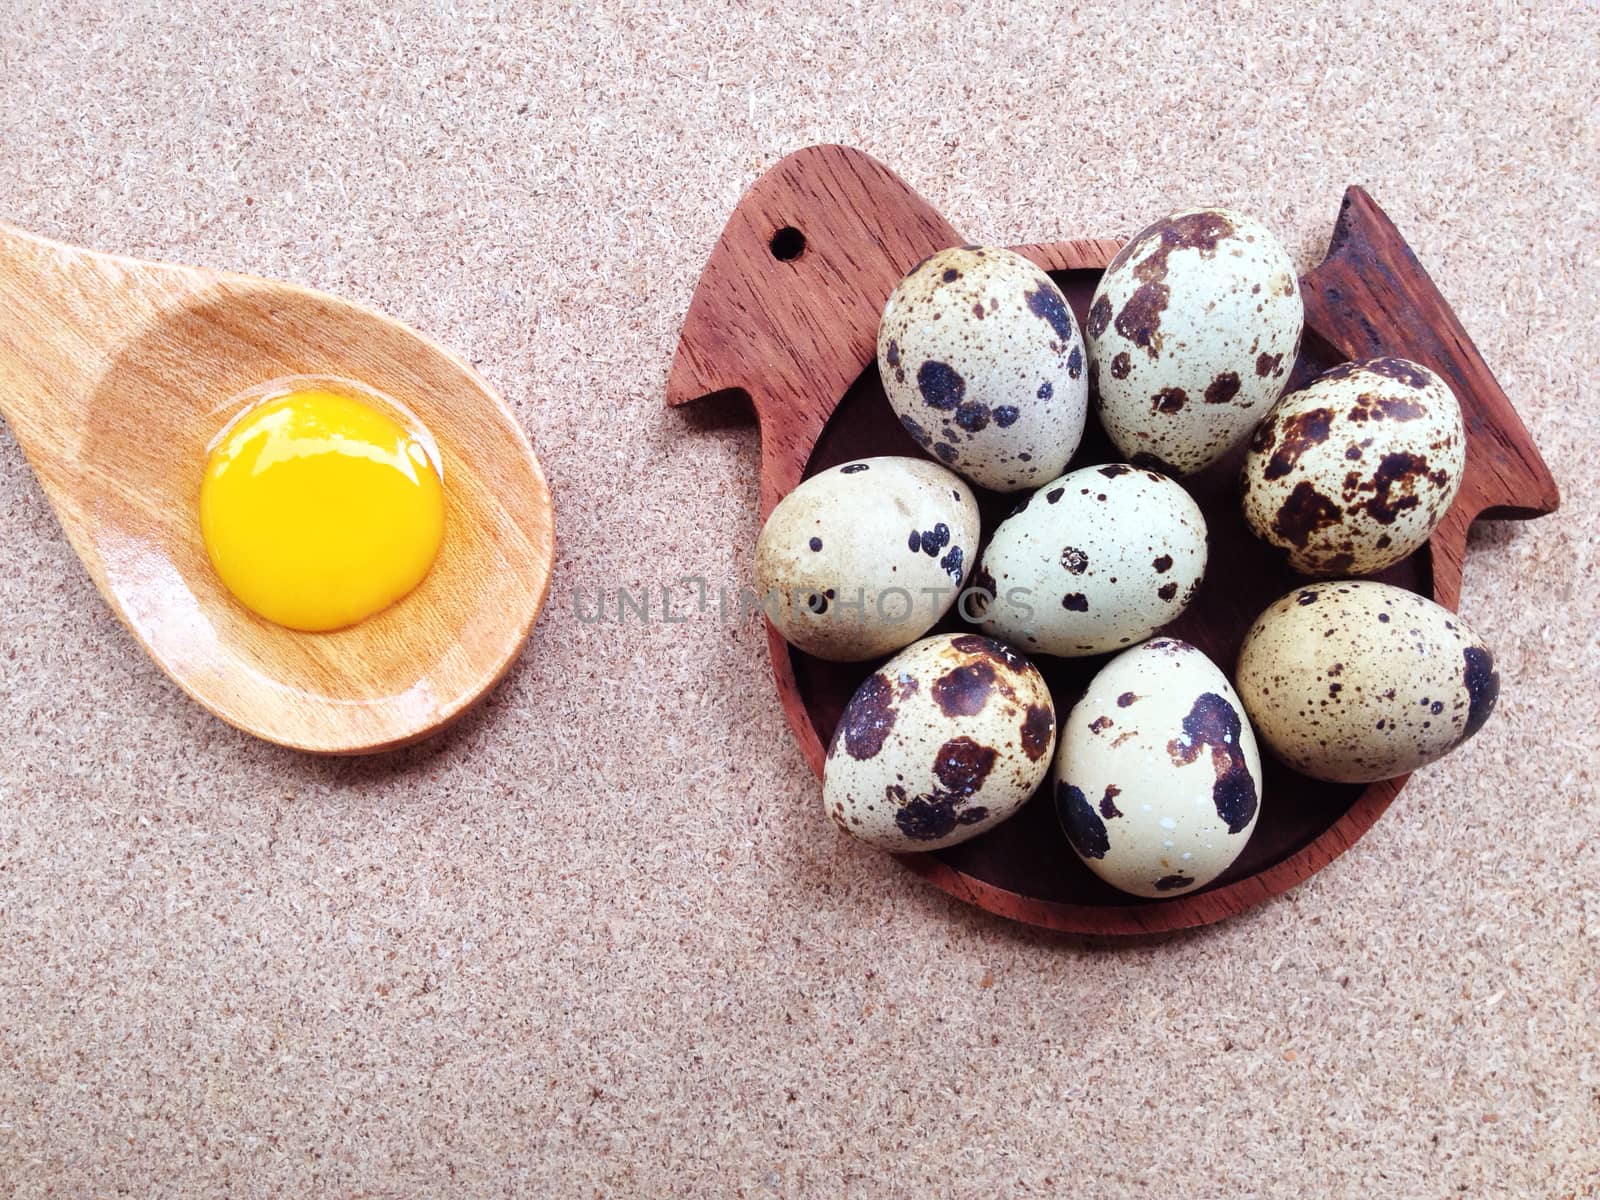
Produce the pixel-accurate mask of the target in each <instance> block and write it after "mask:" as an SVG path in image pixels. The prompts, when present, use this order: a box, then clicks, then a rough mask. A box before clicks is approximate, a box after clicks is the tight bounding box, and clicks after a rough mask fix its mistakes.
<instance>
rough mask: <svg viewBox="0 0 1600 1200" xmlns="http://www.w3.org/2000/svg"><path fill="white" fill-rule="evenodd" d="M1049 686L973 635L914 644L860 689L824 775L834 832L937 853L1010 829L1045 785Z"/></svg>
mask: <svg viewBox="0 0 1600 1200" xmlns="http://www.w3.org/2000/svg"><path fill="white" fill-rule="evenodd" d="M1055 742H1056V718H1055V708H1054V707H1053V706H1052V704H1051V702H1050V689H1049V688H1048V687H1046V686H1045V682H1044V678H1043V676H1041V675H1040V674H1039V672H1038V670H1037V668H1035V667H1034V665H1033V664H1032V663H1030V662H1029V661H1028V660H1027V659H1025V658H1023V657H1022V656H1021V655H1020V654H1018V653H1016V651H1014V650H1012V649H1011V648H1010V647H1009V646H1006V645H1004V644H1003V643H1001V642H995V641H991V640H990V639H988V638H985V637H979V636H978V635H977V634H974V633H957V634H941V635H939V636H936V637H931V638H926V639H924V640H923V641H920V642H918V643H916V645H914V646H909V647H907V648H906V649H905V650H903V651H901V652H900V653H899V654H897V655H895V657H894V658H892V659H890V660H889V661H888V662H887V663H885V664H884V665H883V666H882V667H880V668H879V669H878V670H877V671H876V672H875V673H873V674H872V675H870V676H868V677H867V681H866V682H865V683H863V684H862V685H861V687H860V688H859V689H857V691H856V694H855V695H854V696H853V697H851V699H850V703H849V704H848V705H846V706H845V710H844V714H843V715H842V716H841V717H840V718H839V727H838V729H836V730H835V731H834V735H833V741H832V744H830V745H829V747H828V758H827V762H826V763H825V764H824V766H823V774H822V802H823V805H824V807H825V808H826V809H827V811H828V815H829V816H830V817H831V818H832V819H833V821H834V823H835V824H836V825H838V826H839V828H840V829H843V830H844V831H845V832H846V833H848V834H850V835H851V836H852V837H856V838H860V839H861V840H862V841H864V842H866V843H868V844H869V845H872V846H876V847H878V848H879V849H882V850H895V851H901V850H937V849H938V848H939V847H941V846H953V845H955V844H956V843H957V842H964V841H966V840H967V839H968V838H971V837H976V836H977V835H978V834H980V833H982V832H983V831H984V830H986V829H991V828H993V827H994V826H995V825H998V824H999V823H1000V822H1001V821H1004V820H1005V819H1006V818H1007V817H1009V816H1011V814H1012V813H1014V812H1016V811H1017V809H1019V808H1021V807H1022V805H1023V804H1024V803H1025V802H1026V801H1027V799H1028V797H1029V796H1031V795H1032V794H1033V792H1034V790H1035V789H1036V788H1037V787H1038V786H1039V784H1040V783H1041V782H1043V780H1044V776H1045V772H1046V771H1048V770H1049V768H1050V753H1051V751H1052V750H1053V749H1054V748H1055Z"/></svg>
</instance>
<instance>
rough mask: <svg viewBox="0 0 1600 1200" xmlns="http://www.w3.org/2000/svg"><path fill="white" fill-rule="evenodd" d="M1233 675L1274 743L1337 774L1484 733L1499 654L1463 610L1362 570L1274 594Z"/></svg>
mask: <svg viewBox="0 0 1600 1200" xmlns="http://www.w3.org/2000/svg"><path fill="white" fill-rule="evenodd" d="M1236 677H1237V681H1238V684H1239V694H1240V696H1241V697H1243V699H1244V704H1245V708H1246V709H1247V710H1248V711H1249V713H1250V719H1251V720H1252V721H1254V722H1255V726H1256V730H1257V731H1258V732H1259V733H1260V734H1261V737H1262V740H1264V741H1265V742H1266V743H1267V746H1268V747H1269V748H1270V749H1271V750H1272V752H1273V753H1274V754H1275V755H1277V756H1278V757H1279V758H1280V759H1282V760H1283V761H1284V762H1285V763H1287V764H1288V765H1289V766H1291V767H1293V768H1294V769H1295V770H1297V771H1299V772H1301V773H1302V774H1305V775H1310V776H1312V777H1313V778H1316V779H1331V780H1335V781H1337V782H1341V783H1370V782H1372V781H1373V780H1377V779H1391V778H1393V777H1394V776H1396V775H1404V774H1406V773H1407V772H1409V771H1415V770H1416V769H1417V768H1418V767H1421V766H1425V765H1426V764H1428V763H1431V762H1433V761H1434V760H1435V759H1438V758H1441V757H1443V756H1444V755H1445V754H1448V753H1449V752H1450V751H1451V750H1453V749H1455V748H1456V747H1457V746H1459V745H1460V744H1461V743H1462V742H1464V741H1466V740H1467V739H1468V738H1469V737H1471V736H1472V735H1473V734H1475V733H1476V732H1478V730H1479V728H1481V727H1482V725H1483V723H1484V722H1485V721H1487V720H1488V719H1489V714H1490V713H1491V712H1493V711H1494V704H1495V699H1496V697H1497V696H1498V695H1499V694H1500V676H1499V674H1498V672H1496V671H1495V669H1494V659H1493V657H1492V656H1491V655H1490V653H1489V650H1488V648H1487V647H1486V646H1484V644H1483V641H1482V639H1480V638H1479V637H1478V636H1477V634H1475V633H1473V632H1472V630H1471V629H1470V628H1468V627H1467V624H1466V623H1465V622H1464V621H1462V619H1461V618H1460V617H1458V616H1457V615H1456V614H1455V613H1453V612H1451V611H1450V610H1449V609H1447V608H1441V607H1440V606H1439V605H1437V604H1435V603H1434V602H1433V601H1432V600H1429V599H1427V598H1425V597H1423V596H1419V595H1417V594H1416V593H1414V592H1408V591H1406V590H1405V589H1404V588H1397V587H1391V586H1390V585H1388V584H1386V583H1373V582H1370V581H1366V580H1350V581H1346V582H1339V583H1321V584H1316V585H1314V586H1310V587H1304V588H1301V589H1300V590H1298V591H1294V592H1290V593H1289V594H1288V595H1287V596H1284V597H1283V598H1282V599H1280V600H1278V601H1276V602H1275V603H1273V604H1272V606H1271V607H1269V608H1268V609H1267V611H1266V612H1264V613H1262V614H1261V616H1260V617H1258V618H1257V619H1256V623H1255V624H1254V625H1253V626H1251V627H1250V632H1249V633H1247V634H1246V635H1245V640H1244V648H1243V649H1242V650H1240V652H1239V669H1238V672H1237V676H1236Z"/></svg>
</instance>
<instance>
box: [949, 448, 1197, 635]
mask: <svg viewBox="0 0 1600 1200" xmlns="http://www.w3.org/2000/svg"><path fill="white" fill-rule="evenodd" d="M1205 569H1206V521H1205V517H1204V516H1203V515H1202V514H1201V512H1200V508H1199V506H1198V505H1197V504H1195V502H1194V500H1193V499H1191V498H1190V496H1189V493H1188V492H1186V491H1184V489H1183V487H1182V486H1181V485H1179V484H1177V483H1175V482H1174V481H1172V480H1171V479H1168V478H1167V477H1166V476H1164V475H1159V474H1157V473H1156V472H1154V471H1149V470H1145V469H1144V468H1142V467H1130V466H1126V465H1125V464H1122V463H1111V464H1108V465H1106V466H1103V467H1084V468H1083V469H1082V470H1078V471H1073V472H1071V473H1070V474H1068V475H1063V476H1062V477H1061V478H1059V479H1056V480H1054V481H1053V482H1051V483H1047V484H1046V485H1045V486H1044V487H1042V488H1040V489H1039V490H1038V491H1037V492H1035V493H1033V495H1031V496H1029V497H1028V498H1027V499H1026V500H1024V501H1023V502H1022V504H1021V505H1020V506H1019V507H1018V508H1017V509H1015V510H1014V511H1013V512H1012V514H1011V515H1010V516H1009V517H1007V518H1006V519H1005V520H1004V521H1002V522H1001V523H1000V525H999V527H998V528H997V529H996V530H995V531H994V536H993V537H992V538H991V539H990V540H989V545H988V547H987V549H985V550H984V552H983V562H982V564H981V566H980V567H979V569H978V570H977V571H974V572H973V574H972V582H971V590H970V591H969V592H968V593H967V594H966V595H964V596H963V597H962V600H961V606H962V616H964V617H967V618H968V619H974V620H976V621H977V623H979V624H980V625H981V626H982V627H983V629H984V631H985V632H987V633H990V634H992V635H993V636H995V637H1001V638H1004V639H1006V640H1007V641H1010V642H1013V643H1014V644H1016V645H1017V646H1018V647H1020V648H1021V649H1022V650H1023V651H1025V652H1030V653H1032V652H1037V653H1041V654H1055V655H1062V656H1067V657H1073V656H1077V655H1083V654H1101V653H1104V652H1105V651H1107V650H1117V649H1120V648H1122V647H1124V646H1128V645H1131V644H1132V643H1134V642H1137V641H1139V640H1140V639H1142V638H1146V637H1149V636H1150V634H1152V633H1153V632H1155V631H1156V630H1157V629H1159V628H1160V627H1161V626H1163V625H1165V624H1166V623H1167V622H1168V621H1171V620H1172V619H1173V618H1175V617H1176V616H1177V615H1178V614H1179V613H1181V612H1182V611H1183V610H1184V608H1185V607H1186V606H1187V605H1188V603H1189V601H1190V599H1192V598H1193V596H1194V593H1195V590H1196V589H1197V588H1198V587H1199V586H1200V578H1201V576H1202V575H1204V574H1205ZM991 597H992V599H991Z"/></svg>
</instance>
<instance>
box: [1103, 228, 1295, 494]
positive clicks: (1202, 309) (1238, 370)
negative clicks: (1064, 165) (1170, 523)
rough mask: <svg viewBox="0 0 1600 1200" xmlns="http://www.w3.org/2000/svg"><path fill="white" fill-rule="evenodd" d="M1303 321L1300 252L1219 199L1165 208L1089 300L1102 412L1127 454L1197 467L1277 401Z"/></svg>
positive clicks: (1174, 467)
mask: <svg viewBox="0 0 1600 1200" xmlns="http://www.w3.org/2000/svg"><path fill="white" fill-rule="evenodd" d="M1304 323H1305V311H1304V308H1303V306H1302V304H1301V301H1300V284H1299V281H1298V280H1297V279H1296V278H1295V272H1294V263H1293V262H1292V261H1290V258H1289V256H1288V254H1287V253H1286V252H1285V251H1284V249H1283V247H1282V246H1281V245H1279V244H1278V240H1277V239H1276V238H1275V237H1273V236H1272V234H1271V233H1270V232H1269V231H1268V230H1267V228H1266V226H1264V225H1262V224H1261V223H1260V222H1259V221H1256V220H1253V219H1252V218H1250V217H1246V216H1243V215H1241V214H1239V213H1235V212H1229V211H1228V210H1226V209H1220V208H1193V209H1185V210H1184V211H1182V212H1176V213H1173V214H1172V215H1171V216H1168V217H1163V218H1162V219H1161V220H1159V221H1157V222H1156V223H1155V224H1153V225H1151V226H1149V227H1148V228H1146V229H1143V230H1141V231H1140V232H1138V233H1136V234H1135V235H1134V236H1133V238H1132V239H1131V240H1130V241H1129V242H1128V244H1127V245H1125V246H1124V247H1123V248H1122V250H1121V251H1120V252H1119V253H1118V254H1117V256H1116V258H1114V259H1112V260H1111V265H1110V266H1109V267H1107V268H1106V272H1105V274H1104V275H1103V276H1101V278H1100V285H1099V286H1098V287H1097V288H1096V289H1095V293H1094V300H1093V302H1092V303H1091V305H1090V308H1089V319H1088V322H1087V323H1086V325H1085V327H1084V331H1085V332H1086V333H1087V334H1088V339H1089V364H1090V383H1091V389H1092V390H1093V391H1094V393H1095V395H1096V396H1097V397H1098V399H1097V400H1096V404H1097V406H1098V408H1099V412H1100V420H1101V423H1102V424H1103V425H1104V426H1105V428H1106V432H1107V433H1108V434H1109V435H1110V436H1111V440H1112V441H1113V442H1115V443H1116V446H1117V449H1118V450H1120V451H1121V452H1122V453H1123V455H1124V456H1125V457H1127V458H1128V460H1129V461H1130V462H1134V463H1139V464H1145V463H1148V464H1149V465H1150V466H1153V467H1155V468H1156V469H1157V470H1160V471H1166V472H1167V473H1168V474H1176V475H1187V474H1190V473H1192V472H1194V471H1198V470H1200V469H1201V468H1202V467H1204V466H1206V465H1208V464H1210V463H1212V462H1215V461H1216V460H1217V459H1219V458H1221V457H1222V456H1223V455H1224V454H1226V453H1227V452H1228V450H1229V449H1231V448H1232V447H1234V446H1236V445H1238V443H1239V442H1241V441H1243V440H1244V439H1245V438H1246V437H1247V436H1248V435H1249V434H1250V431H1251V430H1253V429H1254V428H1255V427H1256V425H1257V423H1258V422H1259V421H1260V420H1261V418H1262V416H1263V415H1264V414H1265V413H1266V411H1267V409H1269V408H1271V407H1272V404H1273V402H1274V401H1275V400H1277V398H1278V395H1279V393H1280V392H1281V391H1282V390H1283V385H1284V383H1285V382H1286V381H1287V380H1288V378H1289V371H1290V370H1291V368H1293V366H1294V360H1295V355H1296V354H1297V353H1298V352H1299V346H1300V331H1301V328H1302V326H1303V325H1304Z"/></svg>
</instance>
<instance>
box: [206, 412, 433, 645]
mask: <svg viewBox="0 0 1600 1200" xmlns="http://www.w3.org/2000/svg"><path fill="white" fill-rule="evenodd" d="M200 532H201V535H202V536H203V537H204V538H205V543H206V550H207V552H208V553H209V554H210V555H211V563H212V566H214V567H215V568H216V570H217V574H218V575H220V576H221V577H222V582H223V583H225V584H226V585H227V586H228V590H229V591H230V592H232V593H233V594H234V595H235V596H236V597H237V598H238V599H239V601H240V602H241V603H242V604H244V605H245V607H247V608H249V609H251V610H252V611H253V612H256V613H258V614H259V615H261V616H263V617H265V618H266V619H267V620H269V621H275V622H277V623H278V624H279V625H286V626H288V627H289V628H290V629H303V630H312V631H317V630H327V629H342V628H344V627H345V626H347V625H354V624H355V623H356V622H357V621H360V620H363V619H364V618H366V617H370V616H371V615H372V614H373V613H376V612H381V611H382V610H383V609H385V608H388V607H389V605H391V604H393V603H394V602H395V601H396V600H398V599H400V597H402V596H404V595H405V594H406V593H407V592H409V591H411V589H412V588H414V587H416V586H417V584H419V583H421V582H422V578H423V576H425V575H426V574H427V573H428V568H429V567H431V566H432V565H433V560H434V557H435V556H436V555H437V554H438V553H439V543H440V542H441V541H442V540H443V538H444V487H443V485H442V484H441V483H440V480H439V472H438V469H437V467H436V466H435V465H434V463H433V460H432V458H431V457H430V456H429V453H428V450H427V448H426V447H425V445H424V444H423V442H422V441H421V440H420V439H419V438H418V437H417V436H416V435H415V434H413V433H412V432H411V431H409V430H407V429H406V428H405V427H404V426H403V425H401V424H400V423H399V422H397V421H396V420H395V419H394V418H393V417H390V416H388V415H387V414H386V413H383V412H381V411H379V410H378V409H376V408H374V407H372V406H371V405H368V404H364V403H362V402H361V401H359V400H353V399H351V398H350V397H348V396H341V395H338V394H336V393H334V392H325V391H301V392H291V393H289V394H288V395H286V396H280V397H278V398H276V399H273V400H269V401H267V402H265V403H263V404H261V405H259V406H258V407H256V408H253V409H251V410H250V411H249V412H247V413H246V414H245V415H244V416H243V417H241V418H240V419H239V420H238V421H237V422H236V423H235V424H234V425H233V426H231V427H230V428H229V429H227V430H226V431H225V432H224V434H223V437H222V439H221V440H220V441H219V442H218V443H217V445H216V447H215V448H214V449H213V450H212V452H211V457H210V459H209V461H208V462H207V463H206V474H205V480H204V482H203V483H202V484H201V485H200Z"/></svg>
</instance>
